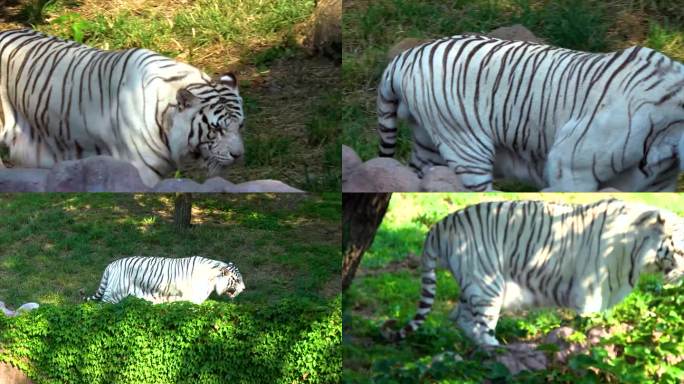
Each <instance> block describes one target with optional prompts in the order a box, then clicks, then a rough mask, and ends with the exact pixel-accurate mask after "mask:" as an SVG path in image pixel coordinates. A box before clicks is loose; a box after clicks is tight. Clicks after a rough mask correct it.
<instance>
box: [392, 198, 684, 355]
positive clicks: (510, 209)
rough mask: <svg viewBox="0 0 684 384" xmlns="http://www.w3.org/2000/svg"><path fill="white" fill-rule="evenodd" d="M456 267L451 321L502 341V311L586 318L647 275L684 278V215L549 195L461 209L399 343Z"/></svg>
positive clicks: (429, 246)
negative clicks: (441, 275) (535, 310)
mask: <svg viewBox="0 0 684 384" xmlns="http://www.w3.org/2000/svg"><path fill="white" fill-rule="evenodd" d="M438 266H441V267H444V268H448V269H449V270H450V271H451V273H452V274H453V277H454V278H455V279H456V281H457V282H458V286H459V289H460V294H459V295H460V297H459V302H458V304H457V306H456V308H455V310H454V311H453V312H452V313H451V315H450V318H451V319H452V320H454V321H455V322H456V323H457V324H458V325H459V326H460V328H461V329H462V330H463V331H464V332H465V334H466V335H467V336H468V337H469V338H470V339H471V340H473V341H474V342H475V343H476V344H477V345H480V346H485V347H486V346H497V345H499V343H498V341H497V339H496V338H495V337H494V330H495V328H496V324H497V321H498V319H499V315H500V312H501V311H502V310H505V309H516V308H526V307H563V308H571V309H574V310H576V311H577V312H578V313H580V314H586V313H592V312H599V311H603V310H605V309H608V308H611V307H612V306H614V305H616V304H618V303H619V302H620V301H621V300H622V299H623V298H624V297H625V296H627V295H628V294H629V293H630V292H631V291H632V289H634V287H635V286H636V284H637V283H638V281H639V276H640V275H641V274H644V273H662V274H664V280H665V282H666V283H675V282H677V281H679V280H681V278H682V276H683V275H684V220H683V219H682V218H680V217H679V216H677V215H675V214H674V213H672V212H669V211H666V210H662V209H655V208H651V207H648V206H646V205H643V204H638V203H627V202H622V201H619V200H615V199H610V200H601V201H598V202H595V203H592V204H587V205H570V204H558V203H550V202H543V201H505V202H485V203H479V204H476V205H471V206H468V207H466V208H464V209H462V210H459V211H456V212H454V213H452V214H450V215H448V216H446V217H445V218H444V219H442V220H440V221H439V222H438V223H436V224H435V225H434V226H433V227H432V228H431V229H430V231H429V232H428V234H427V237H426V239H425V244H424V248H423V254H422V275H421V283H422V291H421V299H420V302H419V305H418V313H417V314H416V315H415V316H414V317H413V319H412V320H411V321H410V322H409V323H408V324H407V325H406V326H405V327H403V328H402V329H400V330H398V331H394V330H390V329H389V327H390V325H391V324H392V323H393V322H394V321H390V322H388V323H386V324H385V326H384V327H383V332H384V336H385V337H386V338H388V339H389V340H393V341H397V340H401V339H403V338H405V337H406V336H407V335H408V334H409V333H411V332H413V331H415V330H416V329H417V328H418V327H419V326H420V325H421V324H422V323H423V322H424V321H425V319H426V317H427V315H428V314H429V313H430V311H431V309H432V305H433V303H434V300H435V293H436V289H437V287H436V286H437V279H436V274H435V269H436V268H437V267H438Z"/></svg>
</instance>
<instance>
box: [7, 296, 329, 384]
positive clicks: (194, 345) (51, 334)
mask: <svg viewBox="0 0 684 384" xmlns="http://www.w3.org/2000/svg"><path fill="white" fill-rule="evenodd" d="M340 305H341V303H340V298H339V295H338V296H337V298H336V299H334V300H331V301H330V303H329V304H327V305H321V304H317V303H312V302H309V301H307V300H306V299H304V300H302V299H295V298H290V299H285V300H282V301H280V302H278V303H275V304H273V305H270V306H263V305H258V304H241V305H237V304H219V303H216V302H209V303H205V304H203V305H201V306H197V305H192V304H190V303H174V304H161V305H152V304H150V303H148V302H146V301H143V300H140V299H136V298H127V299H125V300H124V301H122V302H121V303H119V304H116V305H111V304H106V305H97V304H87V305H80V306H51V305H48V306H44V307H42V308H39V309H38V310H35V311H33V312H31V313H28V314H25V315H22V316H19V317H16V318H6V317H4V316H3V317H0V329H1V330H2V333H0V345H2V347H3V349H5V350H6V352H7V353H6V354H5V353H3V356H2V357H0V361H8V362H12V363H14V364H17V365H18V366H19V367H20V368H21V369H22V370H24V371H25V372H27V373H28V375H29V376H30V377H31V378H32V379H33V380H34V381H36V382H69V383H133V382H135V383H217V384H218V383H226V382H250V383H276V382H277V383H292V382H319V383H330V382H336V381H339V379H340V366H341V364H342V356H341V354H340V351H339V340H340V338H341V336H342V331H341V328H340V323H341V314H340ZM27 360H28V361H29V362H30V363H26V361H27Z"/></svg>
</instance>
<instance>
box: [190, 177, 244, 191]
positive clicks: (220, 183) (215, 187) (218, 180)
mask: <svg viewBox="0 0 684 384" xmlns="http://www.w3.org/2000/svg"><path fill="white" fill-rule="evenodd" d="M234 187H235V184H233V183H231V182H230V181H228V180H226V179H224V178H222V177H212V178H211V179H209V180H206V181H205V182H204V184H202V185H201V186H200V190H199V191H197V192H230V191H231V190H232V189H233V188H234Z"/></svg>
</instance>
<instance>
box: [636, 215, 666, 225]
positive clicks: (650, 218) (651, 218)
mask: <svg viewBox="0 0 684 384" xmlns="http://www.w3.org/2000/svg"><path fill="white" fill-rule="evenodd" d="M633 224H634V226H636V227H651V228H662V227H663V225H664V224H665V219H663V217H662V216H661V215H660V212H658V211H646V212H643V213H642V214H640V215H639V216H637V218H636V220H634V223H633Z"/></svg>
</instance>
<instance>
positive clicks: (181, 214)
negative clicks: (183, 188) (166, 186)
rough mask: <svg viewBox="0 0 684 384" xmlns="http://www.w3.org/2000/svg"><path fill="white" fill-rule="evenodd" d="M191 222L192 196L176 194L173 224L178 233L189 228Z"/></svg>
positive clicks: (189, 194)
mask: <svg viewBox="0 0 684 384" xmlns="http://www.w3.org/2000/svg"><path fill="white" fill-rule="evenodd" d="M191 220H192V194H191V193H176V200H175V206H174V210H173V224H174V226H175V227H176V230H178V231H184V230H186V229H188V228H190V221H191Z"/></svg>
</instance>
